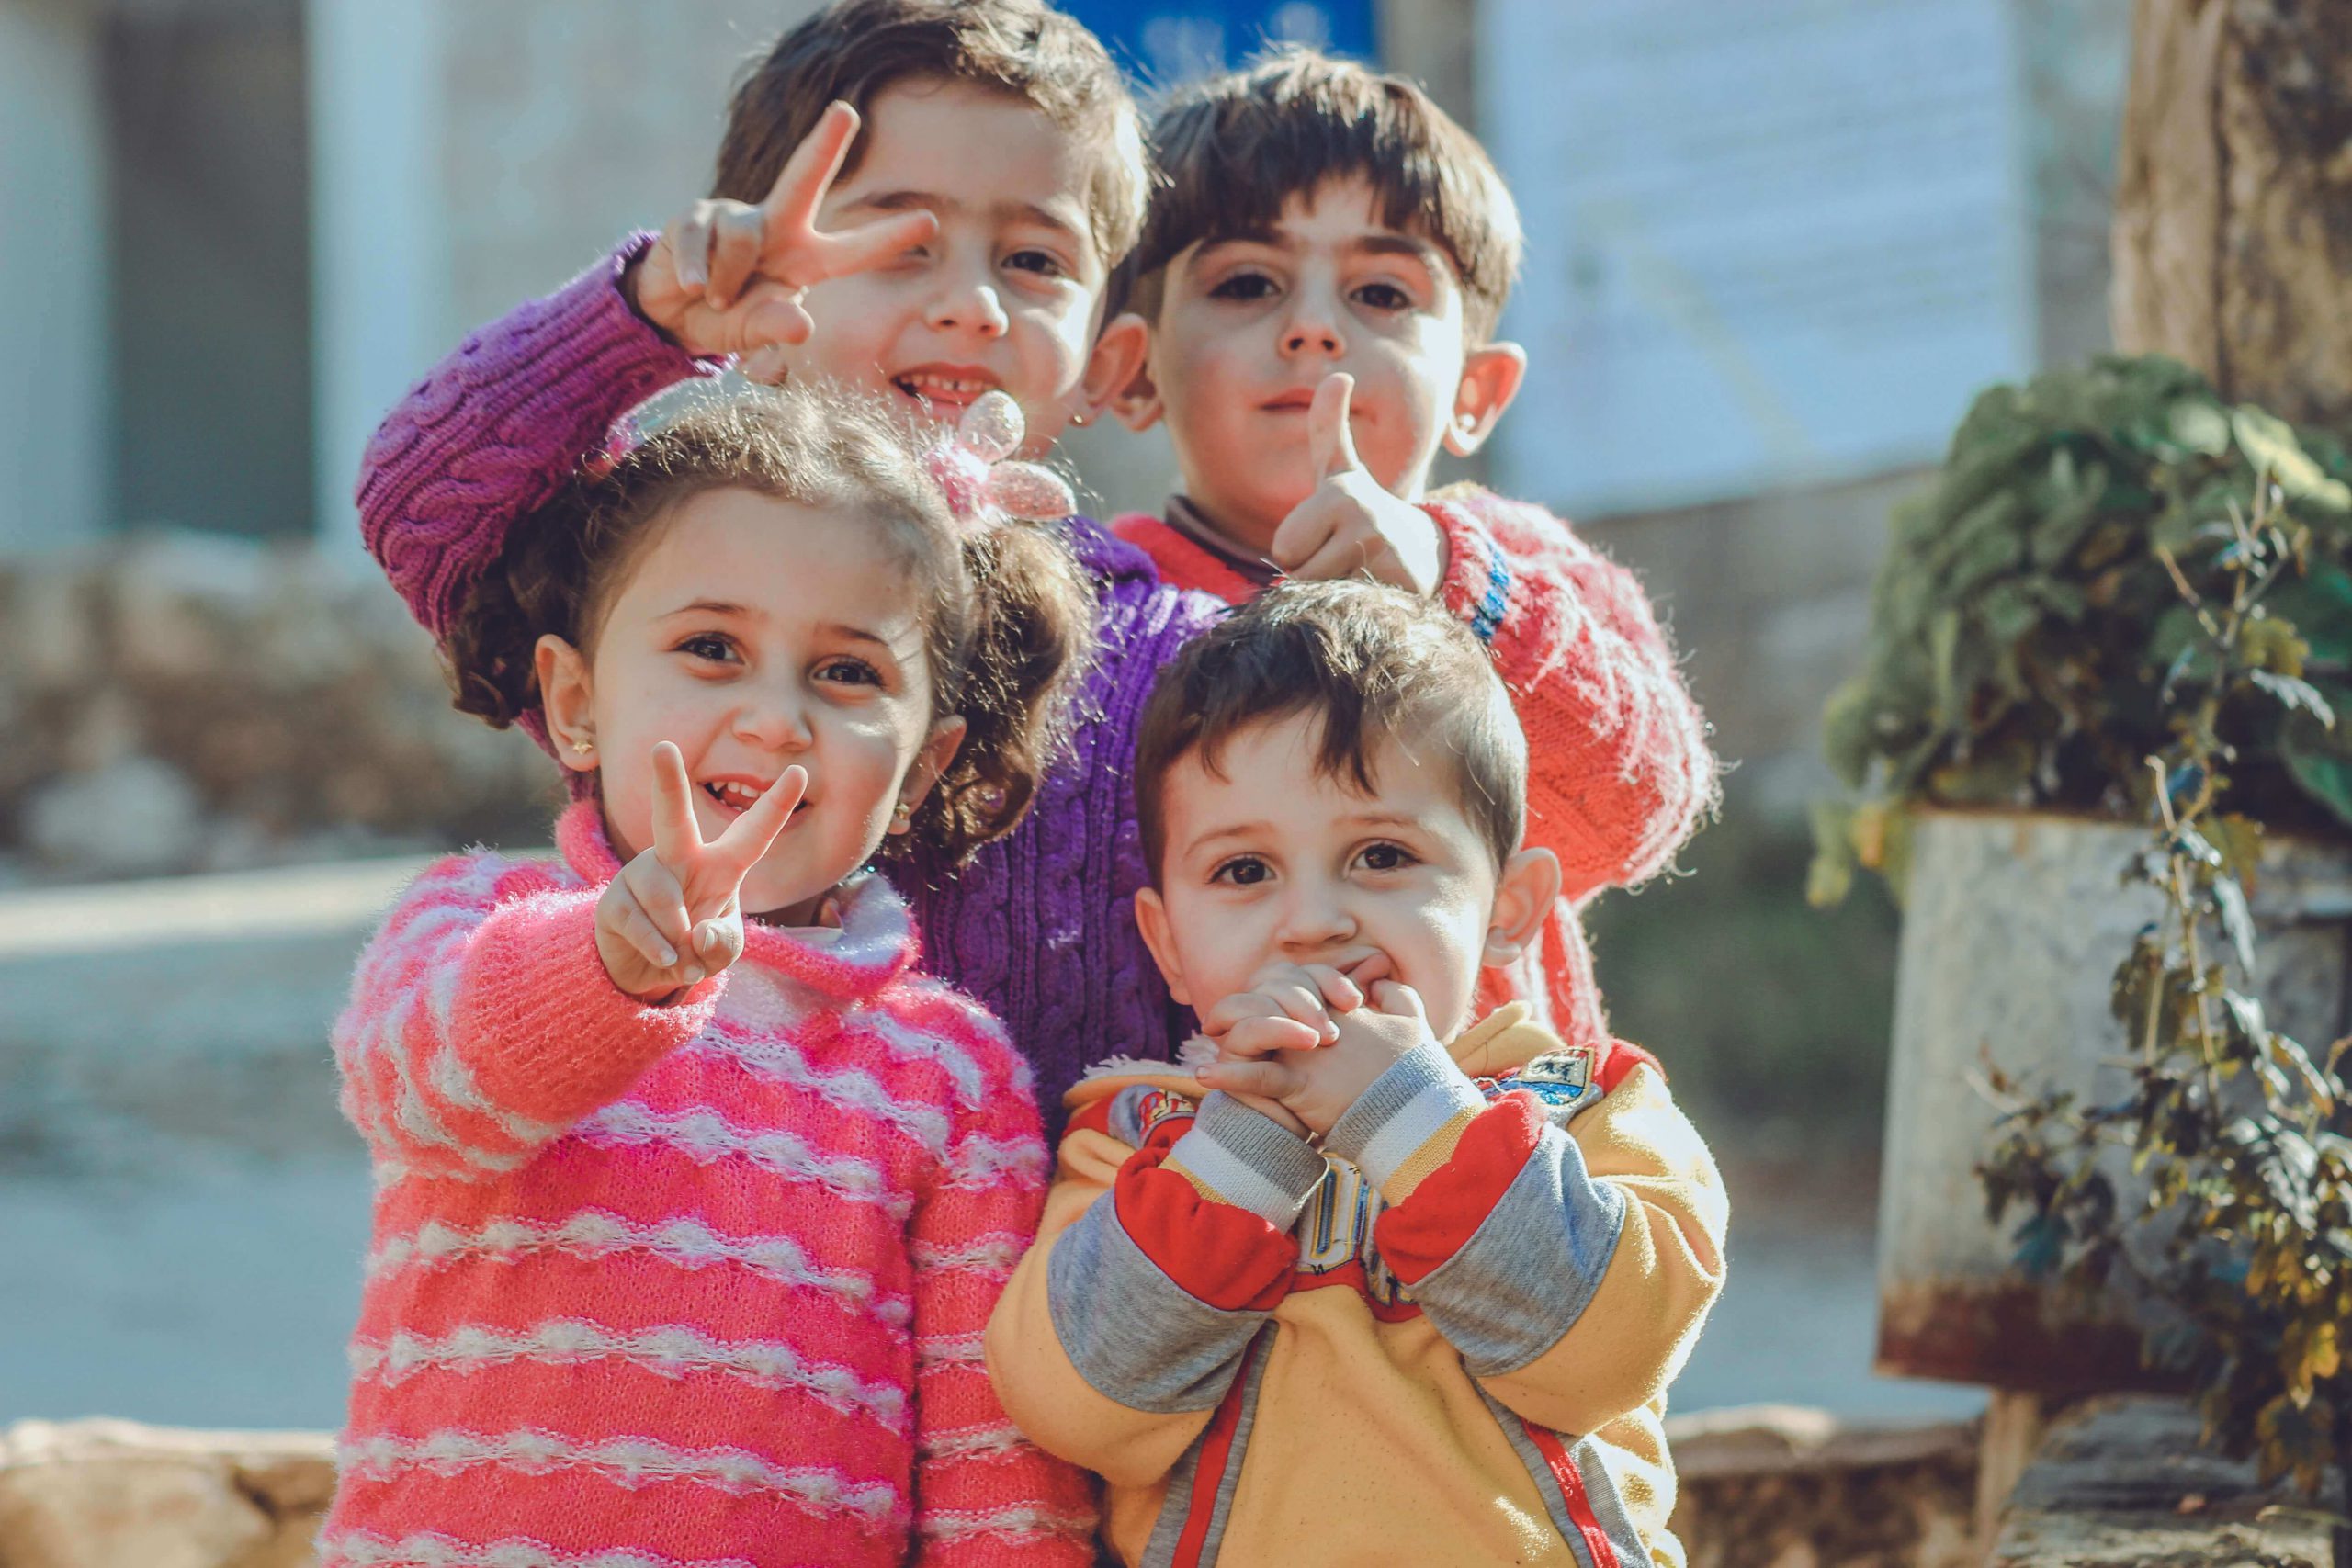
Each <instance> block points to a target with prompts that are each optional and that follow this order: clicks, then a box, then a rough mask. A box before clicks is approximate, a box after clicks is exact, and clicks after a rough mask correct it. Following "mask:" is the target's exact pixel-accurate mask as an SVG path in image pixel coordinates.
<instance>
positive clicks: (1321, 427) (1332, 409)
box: [1306, 370, 1363, 485]
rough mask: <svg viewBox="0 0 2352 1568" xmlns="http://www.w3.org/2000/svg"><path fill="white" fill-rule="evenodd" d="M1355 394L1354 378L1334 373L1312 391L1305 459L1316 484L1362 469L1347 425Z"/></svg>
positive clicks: (1342, 373) (1307, 417) (1353, 434)
mask: <svg viewBox="0 0 2352 1568" xmlns="http://www.w3.org/2000/svg"><path fill="white" fill-rule="evenodd" d="M1355 390H1356V378H1354V377H1352V376H1351V375H1349V374H1348V373H1347V372H1346V371H1344V370H1334V371H1332V372H1331V373H1330V374H1329V376H1326V377H1324V378H1323V380H1322V383H1321V384H1320V385H1318V386H1317V388H1316V389H1315V400H1314V401H1313V402H1312V403H1310V404H1308V405H1307V409H1306V457H1307V461H1308V462H1309V463H1311V464H1312V465H1313V466H1314V473H1313V476H1312V480H1313V482H1314V483H1316V484H1318V485H1319V484H1321V483H1322V482H1323V481H1324V480H1325V479H1337V478H1338V477H1339V476H1340V475H1341V474H1344V473H1347V472H1349V471H1350V470H1351V469H1354V468H1362V467H1363V463H1362V462H1361V461H1359V460H1358V458H1357V457H1356V438H1355V433H1354V432H1353V431H1352V430H1351V429H1350V428H1349V424H1348V422H1349V419H1350V417H1351V412H1352V411H1351V408H1350V406H1349V405H1350V401H1351V399H1353V398H1354V396H1355Z"/></svg>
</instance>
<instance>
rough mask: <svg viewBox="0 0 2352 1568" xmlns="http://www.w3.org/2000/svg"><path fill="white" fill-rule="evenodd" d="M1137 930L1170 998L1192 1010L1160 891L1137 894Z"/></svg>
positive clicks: (1146, 889) (1182, 968) (1138, 890)
mask: <svg viewBox="0 0 2352 1568" xmlns="http://www.w3.org/2000/svg"><path fill="white" fill-rule="evenodd" d="M1136 930H1137V931H1141V932H1142V933H1143V944H1144V946H1146V947H1148V948H1149V949H1150V950H1151V961H1152V962H1153V963H1154V964H1159V977H1160V978H1161V979H1163V980H1165V981H1167V982H1168V994H1169V996H1170V997H1171V998H1174V999H1175V1000H1177V1001H1178V1002H1181V1003H1182V1004H1183V1005H1184V1006H1185V1007H1191V1006H1192V1005H1193V998H1191V997H1190V996H1189V995H1187V994H1186V993H1185V989H1184V965H1183V964H1182V962H1181V961H1180V960H1179V959H1178V958H1177V956H1176V942H1175V937H1174V932H1172V931H1170V929H1169V924H1168V905H1167V903H1166V901H1165V900H1163V899H1162V898H1161V897H1159V888H1157V887H1144V888H1138V889H1137V890H1136Z"/></svg>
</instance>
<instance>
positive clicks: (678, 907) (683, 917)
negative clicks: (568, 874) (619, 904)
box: [620, 855, 694, 964]
mask: <svg viewBox="0 0 2352 1568" xmlns="http://www.w3.org/2000/svg"><path fill="white" fill-rule="evenodd" d="M620 880H621V885H622V888H623V890H624V891H625V892H627V893H628V896H629V897H630V898H631V899H632V900H634V908H636V909H637V910H638V911H639V913H640V914H642V915H644V916H645V918H646V919H647V920H648V921H649V922H650V923H651V925H652V927H653V929H654V931H657V932H659V933H660V934H661V937H662V941H663V942H668V943H669V944H670V946H671V947H672V948H673V950H676V951H678V952H681V953H683V952H684V951H685V950H686V948H687V947H689V946H690V945H691V943H692V939H693V935H694V918H693V917H692V916H691V915H689V914H688V913H687V912H686V889H685V885H684V883H682V882H680V881H679V880H678V875H677V874H676V873H675V872H673V871H672V870H671V869H670V868H669V867H668V866H666V865H664V864H662V861H661V858H660V856H659V855H639V856H638V857H637V858H636V859H635V860H633V861H631V862H629V863H628V864H627V865H625V866H623V867H621V874H620ZM667 962H668V963H671V964H675V963H677V962H678V960H677V959H676V958H672V959H669V960H668V961H667Z"/></svg>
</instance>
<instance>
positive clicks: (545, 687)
mask: <svg viewBox="0 0 2352 1568" xmlns="http://www.w3.org/2000/svg"><path fill="white" fill-rule="evenodd" d="M531 669H532V671H533V672H534V673H535V674H537V676H538V678H539V711H540V712H541V713H542V714H544V715H545V716H547V721H548V739H549V740H550V741H553V742H554V743H555V760H556V761H559V762H561V763H562V764H563V765H564V766H565V767H567V768H570V769H571V771H572V772H573V773H594V772H595V771H596V767H597V762H596V725H595V721H594V707H595V698H596V689H595V683H594V681H593V680H591V679H590V675H589V670H588V660H587V659H586V658H585V657H584V656H583V655H582V653H581V651H580V650H579V649H576V648H574V647H572V646H571V644H570V643H568V642H566V641H564V640H563V638H561V637H558V636H556V635H555V634H554V633H553V632H549V633H548V635H547V636H545V637H541V638H539V640H538V644H537V647H535V648H533V649H531Z"/></svg>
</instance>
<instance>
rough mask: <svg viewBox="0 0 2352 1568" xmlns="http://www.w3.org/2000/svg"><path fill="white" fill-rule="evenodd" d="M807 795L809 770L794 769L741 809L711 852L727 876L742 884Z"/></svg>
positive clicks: (786, 772) (787, 769) (785, 772)
mask: <svg viewBox="0 0 2352 1568" xmlns="http://www.w3.org/2000/svg"><path fill="white" fill-rule="evenodd" d="M808 792H809V770H808V769H806V768H803V767H798V766H794V767H789V768H786V769H785V770H784V772H783V773H780V774H778V775H777V776H776V781H775V783H774V784H770V785H768V787H767V788H766V789H765V790H764V791H763V792H762V793H761V795H760V798H759V799H757V800H755V801H753V802H752V804H751V805H750V806H748V807H744V809H743V814H742V815H741V817H738V818H735V820H734V821H732V822H729V824H727V831H725V832H724V833H721V834H719V835H718V841H717V842H716V843H714V844H712V845H711V846H710V852H711V853H712V854H714V855H716V856H717V857H718V861H719V863H720V864H721V865H722V866H723V867H725V868H726V870H727V872H728V873H729V874H730V875H732V876H734V877H735V878H736V879H737V880H739V881H740V880H741V878H742V876H743V874H744V873H746V872H748V871H750V870H751V869H752V867H753V866H755V865H757V864H759V863H760V857H761V856H763V855H764V854H766V853H767V852H768V847H769V846H770V845H772V844H774V843H775V840H776V836H777V835H778V834H780V833H782V832H783V831H784V828H785V824H786V823H787V822H789V821H791V820H792V811H793V807H797V806H798V805H799V804H800V797H801V796H802V795H806V794H807V793H808Z"/></svg>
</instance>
